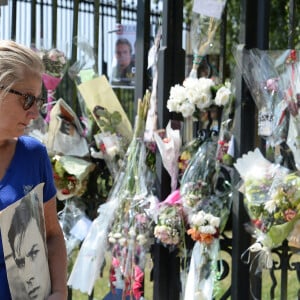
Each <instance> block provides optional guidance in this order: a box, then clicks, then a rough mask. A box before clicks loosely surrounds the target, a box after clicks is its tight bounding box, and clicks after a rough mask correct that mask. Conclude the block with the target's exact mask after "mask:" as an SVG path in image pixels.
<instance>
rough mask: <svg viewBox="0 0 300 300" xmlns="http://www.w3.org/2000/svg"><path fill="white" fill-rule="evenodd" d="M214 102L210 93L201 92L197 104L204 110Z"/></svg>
mask: <svg viewBox="0 0 300 300" xmlns="http://www.w3.org/2000/svg"><path fill="white" fill-rule="evenodd" d="M211 104H212V100H211V97H210V95H208V94H206V93H201V94H200V95H199V101H198V102H197V104H196V106H197V107H198V108H199V109H200V110H202V109H205V108H207V107H209V106H210V105H211Z"/></svg>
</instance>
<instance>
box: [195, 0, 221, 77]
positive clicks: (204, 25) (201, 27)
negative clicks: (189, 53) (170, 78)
mask: <svg viewBox="0 0 300 300" xmlns="http://www.w3.org/2000/svg"><path fill="white" fill-rule="evenodd" d="M196 2H198V3H196ZM220 3H221V5H223V7H221V11H220V14H219V15H218V16H217V15H215V16H213V15H209V14H207V13H206V14H205V13H203V12H202V11H200V12H199V7H200V8H201V4H200V3H199V1H194V3H193V12H192V23H191V44H192V50H193V55H194V60H193V67H192V70H191V71H190V74H189V77H197V70H198V67H199V64H200V63H201V61H202V59H203V58H204V57H205V56H206V55H207V54H208V52H209V51H210V48H212V47H213V43H214V38H215V35H216V32H217V29H218V27H219V25H220V24H221V15H222V11H223V9H224V6H225V3H226V1H220ZM196 6H199V7H196Z"/></svg>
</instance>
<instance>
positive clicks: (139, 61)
mask: <svg viewBox="0 0 300 300" xmlns="http://www.w3.org/2000/svg"><path fill="white" fill-rule="evenodd" d="M149 39H150V0H140V1H138V7H137V32H136V65H135V67H136V73H135V99H134V100H135V103H134V109H135V110H136V107H137V101H138V99H139V98H141V99H142V97H143V95H144V94H145V91H146V88H148V84H149V83H148V82H147V62H148V59H147V57H148V50H149V46H150V42H149ZM135 114H136V113H134V115H135Z"/></svg>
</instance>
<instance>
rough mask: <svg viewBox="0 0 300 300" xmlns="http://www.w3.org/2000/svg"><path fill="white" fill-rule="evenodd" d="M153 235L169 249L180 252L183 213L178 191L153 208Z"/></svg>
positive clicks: (183, 225) (182, 242)
mask: <svg viewBox="0 0 300 300" xmlns="http://www.w3.org/2000/svg"><path fill="white" fill-rule="evenodd" d="M153 214H154V221H155V224H156V225H155V227H154V236H155V238H156V239H157V240H158V241H159V242H160V243H162V244H163V245H164V246H166V247H169V249H170V250H174V249H179V250H180V251H181V252H182V249H183V248H184V243H185V226H186V222H185V215H184V211H183V207H182V203H181V196H180V191H179V190H175V191H174V192H173V193H171V194H170V195H169V196H168V197H167V198H166V199H165V200H164V201H163V202H160V203H159V204H158V205H157V207H155V208H154V213H153Z"/></svg>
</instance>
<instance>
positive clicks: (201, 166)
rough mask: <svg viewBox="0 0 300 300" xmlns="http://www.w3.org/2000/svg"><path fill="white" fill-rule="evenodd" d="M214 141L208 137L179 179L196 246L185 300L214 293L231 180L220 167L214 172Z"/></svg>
mask: <svg viewBox="0 0 300 300" xmlns="http://www.w3.org/2000/svg"><path fill="white" fill-rule="evenodd" d="M216 140H217V137H210V138H207V139H206V140H205V141H204V142H203V143H202V144H201V145H200V147H199V149H198V151H197V152H196V154H195V155H194V156H193V157H192V159H191V160H190V162H189V165H188V167H187V169H186V170H185V172H184V174H183V176H182V179H181V187H180V193H181V197H182V203H183V207H184V210H185V213H186V215H187V219H188V228H189V229H188V230H187V233H188V234H189V235H190V236H191V238H192V239H193V240H194V241H195V242H196V243H195V245H194V248H193V251H192V258H191V262H190V268H189V273H188V277H187V283H186V287H185V296H184V299H186V300H196V299H212V297H213V296H215V294H216V291H217V285H216V283H217V278H218V272H217V260H218V257H219V250H220V246H219V237H220V234H221V233H222V231H223V230H224V228H225V225H226V222H227V219H228V216H229V213H230V209H231V178H230V174H229V173H228V172H227V170H226V169H225V168H224V167H222V168H216V153H217V141H216Z"/></svg>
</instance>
